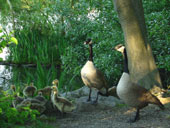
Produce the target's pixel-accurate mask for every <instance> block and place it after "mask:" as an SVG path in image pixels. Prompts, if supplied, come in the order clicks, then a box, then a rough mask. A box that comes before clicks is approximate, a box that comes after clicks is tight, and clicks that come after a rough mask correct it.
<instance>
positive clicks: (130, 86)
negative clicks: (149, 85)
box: [115, 44, 164, 122]
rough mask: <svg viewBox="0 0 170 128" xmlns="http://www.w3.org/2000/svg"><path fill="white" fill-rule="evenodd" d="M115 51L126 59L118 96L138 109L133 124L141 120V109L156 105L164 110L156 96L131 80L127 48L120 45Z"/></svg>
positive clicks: (118, 86)
mask: <svg viewBox="0 0 170 128" xmlns="http://www.w3.org/2000/svg"><path fill="white" fill-rule="evenodd" d="M115 49H116V50H117V51H119V52H121V53H122V54H123V58H124V72H123V74H122V76H121V78H120V80H119V82H118V85H117V90H116V91H117V94H118V96H119V97H120V99H122V100H123V101H124V102H125V103H126V104H127V105H129V106H131V107H134V108H136V109H137V111H136V115H135V118H134V119H133V120H131V122H135V121H136V120H138V119H139V112H140V109H142V108H144V107H146V106H147V105H148V104H155V105H158V106H159V107H160V108H161V109H164V106H163V104H162V103H161V102H160V101H159V99H158V98H157V97H156V96H154V95H152V94H151V93H150V92H149V91H148V90H147V89H145V88H143V87H141V86H139V85H137V84H136V83H133V81H131V80H130V74H129V69H128V57H127V53H126V49H125V47H124V46H123V45H121V44H119V45H117V46H116V47H115Z"/></svg>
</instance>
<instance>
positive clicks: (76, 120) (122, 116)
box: [50, 103, 170, 128]
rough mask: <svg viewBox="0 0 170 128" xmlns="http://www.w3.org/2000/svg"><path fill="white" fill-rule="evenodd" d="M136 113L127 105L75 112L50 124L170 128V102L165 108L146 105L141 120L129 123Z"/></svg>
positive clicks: (78, 127)
mask: <svg viewBox="0 0 170 128" xmlns="http://www.w3.org/2000/svg"><path fill="white" fill-rule="evenodd" d="M134 115H135V110H134V109H131V108H129V107H127V106H125V105H123V106H122V105H121V106H119V105H118V106H116V107H113V108H110V109H107V110H99V109H96V110H93V111H88V112H74V113H70V114H66V115H65V117H64V118H59V117H58V118H57V119H56V121H54V122H51V123H50V125H52V126H54V128H56V127H58V126H59V128H170V103H169V104H165V110H160V109H159V108H158V107H157V106H155V105H150V106H147V107H145V108H144V109H142V110H141V112H140V120H138V121H137V122H135V123H128V120H129V119H130V118H133V117H134Z"/></svg>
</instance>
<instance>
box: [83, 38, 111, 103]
mask: <svg viewBox="0 0 170 128" xmlns="http://www.w3.org/2000/svg"><path fill="white" fill-rule="evenodd" d="M84 44H86V45H89V51H90V56H89V59H88V61H87V62H86V64H85V65H84V66H83V68H82V69H81V78H82V81H83V83H84V84H85V85H86V86H88V87H89V88H90V92H89V97H88V99H87V101H91V88H95V89H97V90H99V91H98V93H97V97H96V100H95V101H94V102H93V103H97V101H98V95H99V94H100V95H103V96H104V95H105V96H106V94H107V91H108V86H107V83H106V80H105V78H104V75H103V74H102V72H100V71H99V70H98V69H97V68H96V67H95V66H94V63H93V49H92V40H91V39H88V40H87V41H86V42H84Z"/></svg>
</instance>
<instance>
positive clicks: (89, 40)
mask: <svg viewBox="0 0 170 128" xmlns="http://www.w3.org/2000/svg"><path fill="white" fill-rule="evenodd" d="M84 44H92V39H90V38H89V39H87V40H86V41H85V42H84Z"/></svg>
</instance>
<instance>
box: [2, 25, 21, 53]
mask: <svg viewBox="0 0 170 128" xmlns="http://www.w3.org/2000/svg"><path fill="white" fill-rule="evenodd" d="M13 34H14V32H13V31H12V32H10V33H7V31H5V29H3V28H2V27H1V26H0V53H1V52H2V50H3V48H5V47H6V46H7V45H10V44H16V45H17V44H18V40H17V39H16V38H15V37H14V36H13Z"/></svg>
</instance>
